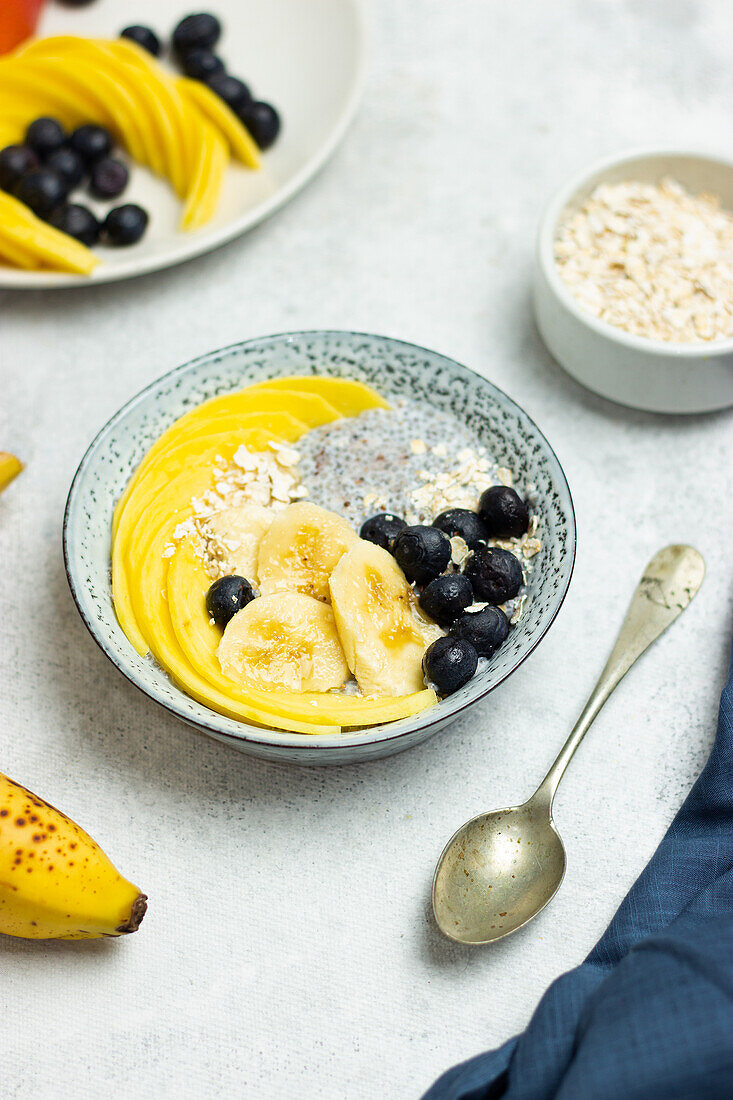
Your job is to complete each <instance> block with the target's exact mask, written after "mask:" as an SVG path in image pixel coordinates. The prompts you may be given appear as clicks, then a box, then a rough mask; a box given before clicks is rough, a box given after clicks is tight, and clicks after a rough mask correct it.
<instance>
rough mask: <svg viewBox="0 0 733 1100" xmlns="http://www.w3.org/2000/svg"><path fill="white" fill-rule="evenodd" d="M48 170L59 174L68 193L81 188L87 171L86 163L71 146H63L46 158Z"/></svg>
mask: <svg viewBox="0 0 733 1100" xmlns="http://www.w3.org/2000/svg"><path fill="white" fill-rule="evenodd" d="M46 168H51V169H52V170H53V171H54V172H58V174H59V175H60V176H61V179H62V180H63V181H64V183H65V184H66V190H67V193H68V192H69V191H73V190H74V188H75V187H78V186H79V184H80V183H81V181H82V180H83V178H84V172H85V171H86V165H85V164H84V161H83V160H82V159H81V157H80V156H79V154H78V153H77V152H75V151H74V150H73V149H72V148H71V147H70V146H69V145H62V146H61V148H60V149H57V150H56V151H55V152H54V153H51V154H50V156H48V157H46Z"/></svg>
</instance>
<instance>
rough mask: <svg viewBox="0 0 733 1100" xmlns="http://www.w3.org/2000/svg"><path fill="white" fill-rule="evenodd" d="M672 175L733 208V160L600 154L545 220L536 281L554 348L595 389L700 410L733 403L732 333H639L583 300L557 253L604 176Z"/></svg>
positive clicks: (648, 178)
mask: <svg viewBox="0 0 733 1100" xmlns="http://www.w3.org/2000/svg"><path fill="white" fill-rule="evenodd" d="M665 176H671V177H672V178H673V179H675V180H677V181H678V182H679V183H681V184H682V185H683V186H684V187H685V188H687V189H688V190H689V191H691V192H693V193H699V192H701V191H708V192H712V193H714V194H716V195H718V196H719V197H720V200H721V203H722V206H723V207H724V208H725V209H727V210H733V161H729V160H725V159H724V158H722V157H715V156H711V155H708V154H704V153H692V152H667V151H664V150H661V151H660V150H645V151H644V150H642V151H638V152H633V153H627V154H625V155H623V156H616V157H612V158H610V159H607V160H604V161H601V162H600V163H598V164H595V165H593V166H592V167H591V168H590V169H586V170H585V171H584V172H582V173H581V174H580V175H577V176H575V177H574V178H573V179H572V180H571V181H570V182H569V183H568V184H567V185H566V186H565V187H563V188H562V190H561V191H559V192H558V194H556V195H555V197H554V198H553V199H552V200H551V201H550V203H549V205H548V206H547V208H546V210H545V212H544V214H543V217H542V221H541V223H540V229H539V236H538V242H537V263H536V272H535V283H534V311H535V317H536V320H537V325H538V328H539V330H540V333H541V335H542V338H543V340H544V341H545V343H546V344H547V347H548V348H549V350H550V352H551V354H552V355H553V356H554V357H555V359H557V361H558V362H559V363H560V364H561V366H563V367H564V368H565V370H566V371H567V372H568V373H569V374H571V375H572V376H573V377H574V378H576V379H577V380H578V381H579V382H582V384H583V385H584V386H587V387H588V389H591V390H593V391H594V392H595V393H599V394H601V396H602V397H607V398H610V400H612V401H617V402H619V404H621V405H630V406H631V407H633V408H637V409H647V410H649V411H651V412H662V413H699V412H709V411H711V410H713V409H723V408H727V407H728V406H730V405H733V339H726V340H716V341H714V342H710V343H704V344H699V343H694V344H690V343H670V342H667V341H664V340H651V339H646V338H645V337H641V336H632V335H631V334H630V333H627V332H624V331H623V329H620V328H616V327H615V326H614V325H609V324H607V323H606V322H605V321H599V320H598V319H597V318H596V317H594V316H593V315H592V314H590V313H587V312H586V311H585V310H583V309H582V308H581V306H580V305H579V304H578V302H577V301H576V299H575V298H574V297H573V294H572V292H571V291H570V290H569V289H568V287H566V285H565V284H564V283H563V281H562V279H561V278H560V276H559V274H558V271H557V267H556V265H555V257H554V243H555V235H556V232H557V227H558V224H559V223H560V222H561V221H562V220H563V219H564V218H565V217H566V215H567V214H568V213H569V212H572V211H573V210H576V209H578V207H579V206H581V205H582V203H583V202H584V201H585V199H586V198H587V197H588V195H590V193H591V192H592V191H593V189H594V188H595V187H597V185H598V184H599V183H603V182H611V183H613V182H620V181H623V180H641V181H643V182H651V183H656V182H658V181H659V180H660V179H662V178H663V177H665Z"/></svg>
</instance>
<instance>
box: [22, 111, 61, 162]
mask: <svg viewBox="0 0 733 1100" xmlns="http://www.w3.org/2000/svg"><path fill="white" fill-rule="evenodd" d="M65 141H66V132H65V130H64V128H63V126H62V125H61V123H60V122H59V121H58V119H56V118H37V119H36V120H35V122H31V124H30V126H29V127H28V129H27V130H26V132H25V143H26V145H28V146H29V147H30V148H31V149H32V150H33V152H34V153H35V154H36V156H37V157H38V158H39V159H40V160H45V158H46V157H47V156H49V155H50V154H51V153H55V152H56V150H57V149H60V148H61V146H62V145H63V144H64V143H65Z"/></svg>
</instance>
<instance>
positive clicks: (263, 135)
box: [237, 102, 280, 149]
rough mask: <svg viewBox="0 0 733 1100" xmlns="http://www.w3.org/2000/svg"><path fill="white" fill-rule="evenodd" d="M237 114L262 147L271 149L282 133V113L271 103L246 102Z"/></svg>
mask: <svg viewBox="0 0 733 1100" xmlns="http://www.w3.org/2000/svg"><path fill="white" fill-rule="evenodd" d="M237 114H238V115H239V118H240V121H241V122H243V123H244V125H245V126H246V127H247V129H248V130H249V132H250V134H251V135H252V137H253V138H254V140H255V141H256V143H257V145H258V146H259V147H260V149H269V148H270V146H271V145H272V144H273V143H274V141H275V139H276V138H277V135H278V134H279V133H280V115H279V114H278V113H277V111H276V110H275V108H274V107H273V106H272V104H271V103H263V102H252V103H245V104H244V106H243V107H241V108H240V109H239V110H238V111H237Z"/></svg>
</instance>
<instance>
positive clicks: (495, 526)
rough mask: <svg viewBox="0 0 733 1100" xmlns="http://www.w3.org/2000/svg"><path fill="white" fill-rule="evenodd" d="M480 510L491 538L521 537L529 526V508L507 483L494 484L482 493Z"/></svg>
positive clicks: (479, 504)
mask: <svg viewBox="0 0 733 1100" xmlns="http://www.w3.org/2000/svg"><path fill="white" fill-rule="evenodd" d="M478 510H479V515H480V516H481V519H482V520H483V521H484V524H485V525H486V530H487V531H488V532H489V537H490V538H493V539H510V538H519V536H520V535H523V534H524V532H525V531H526V530H527V528H528V527H529V508H528V507H527V505H526V504H525V502H524V501H523V500H522V498H521V497H520V496H519V494H518V493H517V492H515V491H514V489H510V488H509V487H508V486H507V485H492V486H491V488H490V489H487V490H486V492H484V493H482V494H481V499H480V500H479V502H478Z"/></svg>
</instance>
